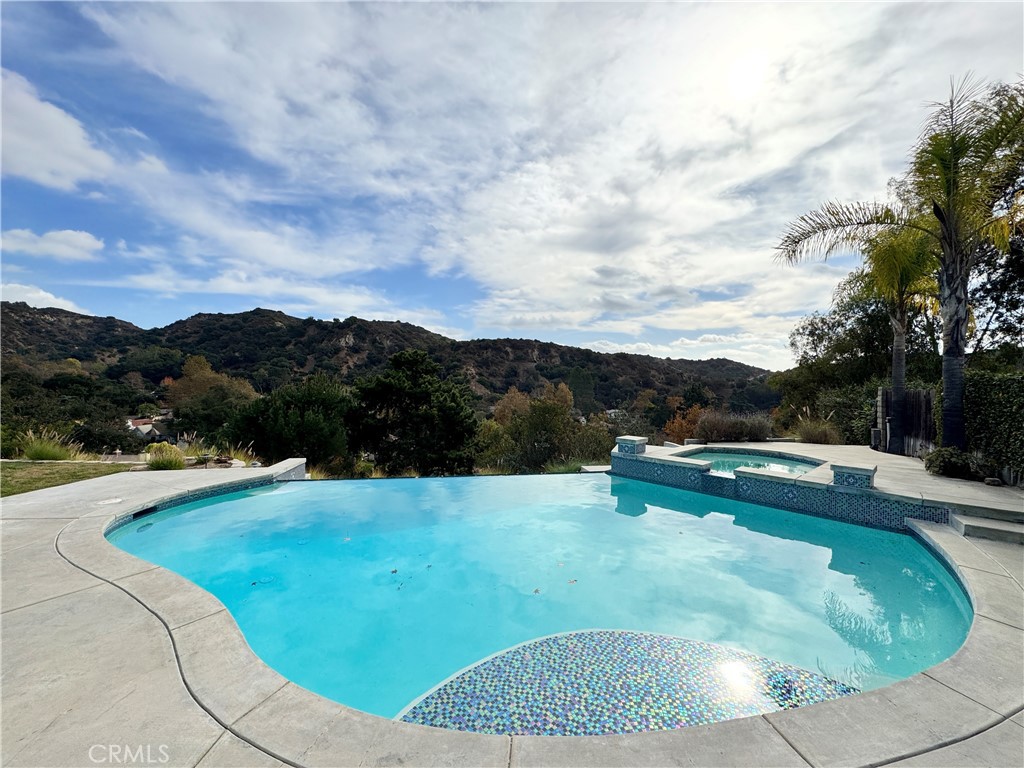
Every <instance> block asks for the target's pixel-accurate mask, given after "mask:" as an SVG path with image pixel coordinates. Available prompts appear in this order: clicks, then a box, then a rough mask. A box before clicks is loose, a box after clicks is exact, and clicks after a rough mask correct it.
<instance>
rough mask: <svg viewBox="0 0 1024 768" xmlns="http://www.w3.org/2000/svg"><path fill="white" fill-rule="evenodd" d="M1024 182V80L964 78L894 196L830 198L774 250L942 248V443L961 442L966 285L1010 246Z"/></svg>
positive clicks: (796, 253)
mask: <svg viewBox="0 0 1024 768" xmlns="http://www.w3.org/2000/svg"><path fill="white" fill-rule="evenodd" d="M1022 188H1024V83H1022V82H1018V83H1014V84H1010V85H1005V84H1003V85H997V86H995V87H993V88H992V89H991V90H990V91H989V92H988V94H987V95H984V94H982V92H981V89H980V88H979V87H977V86H976V85H973V84H972V83H971V82H970V81H969V80H968V79H965V80H964V81H963V82H961V83H960V85H958V86H957V85H954V86H953V87H952V88H951V89H950V97H949V100H948V101H946V102H942V103H938V104H935V105H934V110H933V111H932V114H931V117H930V119H929V120H928V122H927V124H926V125H925V128H924V130H923V131H922V133H921V137H920V138H919V139H918V142H917V145H916V146H915V147H914V150H913V154H912V158H911V163H910V169H909V170H908V171H907V175H906V177H905V179H904V183H903V185H902V187H901V189H900V192H901V194H900V195H899V196H898V200H897V201H896V202H895V203H893V204H884V203H840V202H829V203H826V204H825V205H823V206H822V207H821V208H820V209H819V210H817V211H812V212H811V213H808V214H805V215H803V216H801V217H799V218H798V219H796V220H795V221H794V222H792V223H791V224H790V225H789V227H788V229H787V231H786V234H785V235H784V236H783V238H782V240H781V241H780V243H779V245H778V247H777V249H776V258H777V259H778V260H781V261H785V262H789V263H797V262H799V261H802V260H803V259H805V258H807V257H808V256H811V255H821V256H823V257H824V258H828V256H829V255H831V254H832V253H835V252H836V251H837V250H839V249H840V248H843V247H849V246H854V247H863V246H864V244H865V243H866V242H868V241H869V240H870V238H872V237H874V236H876V235H878V234H879V233H882V232H892V233H897V232H903V231H906V230H913V231H916V232H919V233H921V235H922V236H925V237H927V238H930V240H931V241H932V242H933V244H934V245H935V246H936V251H937V253H938V273H937V277H938V283H939V308H940V314H941V316H942V383H943V402H942V434H943V443H944V444H945V445H949V446H955V447H957V448H960V449H963V448H965V447H966V445H965V444H966V435H965V431H964V412H963V398H964V362H965V350H966V345H967V316H968V311H967V288H968V284H969V282H970V280H971V274H972V271H973V269H974V266H975V264H976V262H977V259H978V258H979V255H980V254H982V253H983V252H984V250H985V249H986V248H991V247H997V248H1001V249H1005V248H1007V247H1008V240H1009V233H1010V232H1011V230H1012V229H1013V222H1011V221H1009V219H1010V212H1009V209H1008V208H1007V207H1006V206H1005V205H1004V204H1003V201H1005V200H1008V199H1013V197H1014V193H1015V191H1019V190H1021V189H1022Z"/></svg>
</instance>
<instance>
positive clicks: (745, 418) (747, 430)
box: [694, 410, 772, 443]
mask: <svg viewBox="0 0 1024 768" xmlns="http://www.w3.org/2000/svg"><path fill="white" fill-rule="evenodd" d="M771 434H772V419H771V417H770V416H769V415H768V414H766V413H729V412H727V411H717V410H706V411H704V412H703V413H701V414H700V418H699V419H698V421H697V428H696V429H695V430H694V437H695V438H696V439H698V440H703V441H704V442H706V443H741V442H745V441H748V440H749V441H758V442H760V441H764V440H767V439H768V438H769V437H771Z"/></svg>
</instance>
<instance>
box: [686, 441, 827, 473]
mask: <svg viewBox="0 0 1024 768" xmlns="http://www.w3.org/2000/svg"><path fill="white" fill-rule="evenodd" d="M676 455H677V456H679V457H680V458H684V459H693V460H695V461H709V462H711V471H712V472H714V473H716V474H721V475H726V476H728V477H733V476H734V474H733V473H734V471H735V470H736V469H739V468H740V467H746V468H748V469H767V470H770V471H772V472H782V473H784V474H787V475H803V474H805V473H807V472H810V471H811V470H812V469H814V468H815V467H819V466H821V462H820V461H814V460H812V459H802V458H799V457H797V456H784V455H781V454H774V453H766V452H764V451H758V452H754V451H750V452H746V451H742V450H723V449H721V448H705V449H703V450H700V451H695V452H692V453H678V454H676Z"/></svg>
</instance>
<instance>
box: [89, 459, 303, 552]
mask: <svg viewBox="0 0 1024 768" xmlns="http://www.w3.org/2000/svg"><path fill="white" fill-rule="evenodd" d="M198 471H202V470H198ZM214 471H216V470H214ZM303 476H305V472H303ZM284 477H285V476H284V475H282V476H279V477H274V476H273V475H264V476H262V477H256V478H253V479H251V480H236V481H233V482H230V483H225V484H224V485H215V486H212V487H210V488H203V489H201V490H198V491H183V492H182V494H181V495H180V496H175V497H174V498H170V499H164V500H163V501H158V502H157V503H156V504H151V505H150V506H148V507H146V508H145V509H140V510H138V511H137V512H130V513H128V514H126V515H122V516H121V517H118V518H116V519H115V520H114V521H113V522H112V523H111V524H110V525H108V526H107V527H106V529H105V530H104V531H103V535H104V536H109V535H110V534H112V533H113V532H114V531H116V530H118V529H119V528H123V527H124V526H126V525H128V524H129V523H131V522H134V521H135V520H138V519H139V518H140V517H146V516H147V515H152V514H154V513H156V512H163V511H164V510H165V509H170V508H171V507H180V506H181V505H183V504H190V503H192V502H193V501H202V500H203V499H210V498H213V497H214V496H223V495H225V494H228V493H238V492H239V491H248V490H252V489H253V488H262V487H263V486H265V485H273V484H274V483H277V482H282V478H284Z"/></svg>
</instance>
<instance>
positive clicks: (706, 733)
mask: <svg viewBox="0 0 1024 768" xmlns="http://www.w3.org/2000/svg"><path fill="white" fill-rule="evenodd" d="M747 447H754V446H747ZM772 449H773V450H780V451H785V452H788V453H796V454H800V455H808V456H813V457H815V458H819V459H823V460H826V461H836V462H850V463H867V462H871V463H875V464H877V465H878V472H877V474H876V486H877V487H878V488H879V489H881V490H884V491H885V492H886V493H893V494H897V495H901V496H904V495H909V496H910V497H913V496H914V495H915V494H916V495H917V497H920V498H928V499H936V500H939V501H943V502H945V503H949V504H953V505H960V506H962V507H963V508H964V509H968V510H969V509H982V510H984V509H996V510H1000V511H1001V512H1004V513H1008V514H1010V515H1016V514H1018V513H1019V514H1021V515H1024V493H1021V491H1020V489H1008V488H990V487H987V486H984V485H981V484H979V483H965V482H960V481H952V480H947V479H945V478H935V477H932V476H930V475H928V474H927V473H926V472H925V471H924V469H923V465H922V464H921V462H919V461H917V460H915V459H906V458H904V457H895V456H888V455H886V454H879V453H875V452H871V451H869V450H867V449H864V448H856V447H851V446H808V445H788V444H787V445H785V446H782V445H776V446H772ZM301 468H302V461H301V460H291V461H288V462H282V463H281V464H278V465H275V466H273V467H268V468H261V469H232V470H209V471H207V470H191V471H187V472H159V473H157V472H131V473H124V474H118V475H110V476H107V477H102V478H96V479H94V480H87V481H83V482H80V483H75V484H73V485H69V486H61V487H57V488H49V489H45V490H42V491H36V492H33V493H28V494H23V495H19V496H14V497H10V498H8V499H4V500H3V506H2V510H0V537H2V538H0V544H2V565H0V577H2V579H0V584H2V599H0V611H2V615H0V640H2V656H3V658H2V678H0V703H2V713H0V714H2V732H0V736H2V745H0V763H2V765H4V766H58V765H60V766H90V765H143V764H150V765H172V766H203V767H204V768H212V767H213V766H275V765H303V766H357V765H413V766H419V765H423V766H428V765H451V766H456V765H465V766H492V765H493V766H575V765H578V766H620V765H621V766H631V765H638V766H639V765H644V766H662V765H694V766H712V765H714V766H768V765H773V766H774V765H780V766H782V765H786V766H790V765H792V766H807V765H812V766H826V765H837V766H839V765H843V766H868V765H916V766H1020V765H1024V588H1022V583H1024V546H1021V545H1018V544H1012V543H1006V542H999V541H987V540H983V539H975V538H970V537H968V538H964V537H963V536H961V535H960V534H959V533H957V531H956V530H954V529H953V528H951V527H949V526H942V525H937V524H932V523H915V524H914V526H915V532H916V534H917V535H918V536H919V537H920V538H922V539H923V540H924V541H925V542H926V543H927V544H928V545H929V546H931V547H933V548H934V549H935V550H936V551H937V553H938V554H939V556H941V557H943V558H944V559H946V561H947V562H948V563H949V564H950V566H951V567H952V568H953V570H954V571H955V572H956V573H957V574H958V575H959V576H960V578H961V579H962V581H963V582H964V584H965V586H966V588H967V590H968V593H969V594H970V597H971V600H972V603H973V605H974V609H975V619H974V624H973V626H972V628H971V632H970V635H969V636H968V639H967V641H966V642H965V644H964V646H963V647H962V648H961V649H960V650H959V651H958V652H957V653H956V654H955V655H954V656H953V657H951V658H950V659H948V660H947V661H945V662H943V663H941V664H939V665H937V666H935V667H932V668H931V669H928V670H926V671H925V672H923V673H921V674H918V675H915V676H914V677H912V678H910V679H908V680H904V681H902V682H900V683H897V684H895V685H892V686H888V687H886V688H882V689H878V690H875V691H870V692H867V693H863V694H859V695H856V696H851V697H847V698H843V699H838V700H835V701H830V702H826V703H823V704H817V705H813V706H810V707H805V708H801V709H795V710H787V711H782V712H776V713H771V714H768V715H762V716H756V717H748V718H743V719H738V720H730V721H726V722H722V723H716V724H714V725H706V726H694V727H690V728H683V729H679V730H676V731H661V732H651V733H641V734H631V735H620V736H589V737H546V736H522V737H520V736H512V737H509V736H488V735H481V734H472V733H463V732H457V731H445V730H439V729H434V728H427V727H423V726H417V725H411V724H407V723H402V722H396V721H393V720H387V719H385V718H380V717H375V716H372V715H367V714H364V713H361V712H357V711H355V710H352V709H349V708H347V707H344V706H342V705H340V704H337V703H335V702H332V701H329V700H327V699H324V698H322V697H320V696H317V695H315V694H313V693H311V692H309V691H306V690H305V689H302V688H300V687H299V686H297V685H295V684H293V683H290V682H288V681H287V680H286V679H284V678H283V677H281V676H280V675H278V674H277V673H276V672H274V671H273V670H271V669H270V668H269V667H267V666H266V665H264V664H263V663H262V662H261V661H260V660H259V659H258V658H257V657H256V656H255V655H254V654H253V653H252V651H251V650H250V649H249V647H248V645H247V644H246V642H245V640H244V639H243V637H242V635H241V634H240V633H239V631H238V629H237V626H236V625H235V622H234V620H233V619H232V618H231V616H230V615H229V614H228V613H227V611H226V609H225V608H224V606H223V605H222V604H221V603H220V602H219V601H218V600H217V599H216V598H214V597H213V596H212V595H210V594H209V593H207V592H206V591H204V590H202V589H201V588H199V587H198V586H196V585H194V584H192V583H191V582H189V581H187V580H185V579H183V578H181V577H179V576H177V575H176V574H174V573H171V572H170V571H167V570H165V569H163V568H160V567H156V566H153V565H152V564H150V563H147V562H145V561H142V560H139V559H137V558H135V557H133V556H131V555H129V554H127V553H126V552H123V551H122V550H119V549H117V548H116V547H114V546H113V545H111V544H109V543H108V542H107V541H106V539H105V538H104V537H103V532H104V530H105V529H106V528H107V527H108V526H109V525H110V524H111V523H112V522H113V521H114V520H115V519H117V518H120V517H123V516H125V515H130V514H132V513H135V512H139V511H142V510H145V509H148V508H151V507H152V506H154V505H155V504H158V503H160V502H166V501H169V500H171V499H175V498H183V499H185V500H187V498H188V497H189V496H190V495H193V496H196V495H198V494H201V493H204V492H208V491H209V490H210V489H212V488H216V487H218V486H225V485H232V484H236V483H241V482H246V481H250V480H257V481H258V480H262V481H271V480H273V479H275V478H278V479H287V478H289V477H294V476H295V475H296V473H299V472H301Z"/></svg>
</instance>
